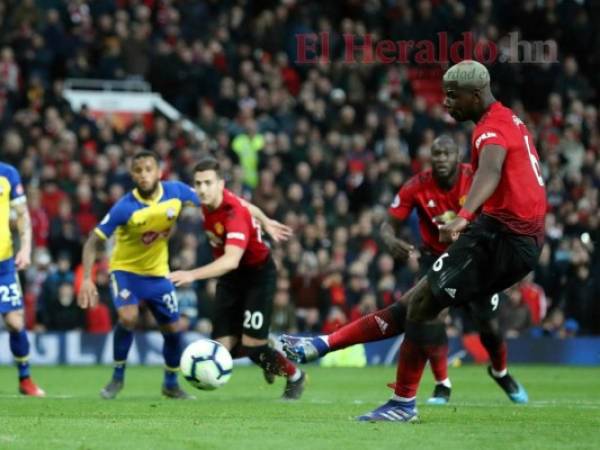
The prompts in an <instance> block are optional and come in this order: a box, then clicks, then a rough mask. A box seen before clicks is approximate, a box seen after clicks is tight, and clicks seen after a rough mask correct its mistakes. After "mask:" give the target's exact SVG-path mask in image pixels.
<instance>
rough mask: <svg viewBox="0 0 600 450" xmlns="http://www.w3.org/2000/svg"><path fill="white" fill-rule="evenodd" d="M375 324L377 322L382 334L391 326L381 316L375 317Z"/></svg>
mask: <svg viewBox="0 0 600 450" xmlns="http://www.w3.org/2000/svg"><path fill="white" fill-rule="evenodd" d="M375 322H377V326H378V327H379V330H380V331H381V334H385V330H387V328H388V326H389V324H388V323H387V322H386V321H385V320H383V319H382V318H380V317H379V316H375Z"/></svg>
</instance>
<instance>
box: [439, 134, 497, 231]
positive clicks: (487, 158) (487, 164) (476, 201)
mask: <svg viewBox="0 0 600 450" xmlns="http://www.w3.org/2000/svg"><path fill="white" fill-rule="evenodd" d="M505 159H506V149H505V148H504V147H502V146H500V145H496V144H489V145H486V146H485V147H483V149H482V150H481V154H480V155H479V166H478V167H477V171H476V172H475V175H474V176H473V183H472V184H471V189H469V193H468V194H467V199H466V201H465V204H464V206H463V207H462V209H461V210H460V212H459V213H458V217H456V218H455V219H454V220H452V221H451V222H449V223H447V224H445V225H443V226H441V227H440V241H441V242H452V241H454V240H456V238H457V237H458V233H460V232H461V231H462V230H464V229H465V228H466V226H467V225H468V224H469V222H470V221H471V220H472V218H473V215H474V214H475V212H476V211H477V210H479V208H481V205H483V204H484V202H485V201H486V200H487V199H488V198H490V197H491V195H492V194H493V193H494V191H495V190H496V188H497V187H498V183H500V178H501V176H502V167H503V165H504V160H505Z"/></svg>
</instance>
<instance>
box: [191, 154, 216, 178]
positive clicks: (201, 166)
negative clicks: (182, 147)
mask: <svg viewBox="0 0 600 450" xmlns="http://www.w3.org/2000/svg"><path fill="white" fill-rule="evenodd" d="M207 170H214V171H215V172H216V174H217V177H218V178H223V177H222V176H221V165H220V164H219V161H217V160H216V158H214V157H212V156H204V157H203V158H202V159H200V161H198V163H197V164H196V166H195V167H194V173H196V172H205V171H207Z"/></svg>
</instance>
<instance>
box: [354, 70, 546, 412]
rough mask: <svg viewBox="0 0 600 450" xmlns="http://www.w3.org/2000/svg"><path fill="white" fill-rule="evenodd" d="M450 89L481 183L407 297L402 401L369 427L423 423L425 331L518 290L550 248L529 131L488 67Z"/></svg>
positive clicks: (465, 74) (399, 387)
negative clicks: (499, 96)
mask: <svg viewBox="0 0 600 450" xmlns="http://www.w3.org/2000/svg"><path fill="white" fill-rule="evenodd" d="M443 83H444V86H443V87H444V92H445V94H446V99H445V101H444V105H445V106H446V108H447V109H448V112H449V113H450V115H451V116H452V117H453V118H454V119H456V120H457V121H461V122H462V121H468V120H472V121H473V122H475V124H476V126H475V129H474V131H473V136H472V166H473V169H474V170H475V175H474V177H473V183H472V185H471V189H469V193H468V194H467V198H466V200H465V204H464V205H463V207H462V209H461V210H460V211H459V213H458V216H457V217H456V218H455V219H453V220H451V221H450V222H449V223H447V224H445V225H442V226H441V227H440V240H441V241H442V242H453V241H454V243H453V244H452V245H451V246H450V247H449V248H448V249H447V250H446V251H445V252H444V253H443V254H442V255H441V256H440V257H439V258H438V259H437V260H436V261H435V263H434V264H433V266H432V267H431V269H430V270H429V272H428V273H427V276H426V277H424V278H422V279H421V280H420V281H419V282H418V283H417V285H416V286H415V287H414V288H413V289H411V290H410V291H409V292H407V293H406V294H405V296H404V300H405V301H406V302H408V313H407V320H406V334H405V338H404V341H403V343H402V346H401V348H400V357H399V361H398V372H397V378H396V388H395V391H394V393H395V395H394V397H393V398H392V399H391V400H389V401H388V402H387V403H385V404H384V405H382V406H380V407H379V408H377V409H375V410H373V411H371V412H369V413H367V414H365V415H363V416H360V417H359V420H362V421H397V422H412V421H415V420H418V415H417V411H416V408H415V398H416V393H417V388H418V385H419V382H420V380H421V376H422V374H423V369H424V366H425V363H424V362H421V361H419V358H418V352H417V351H416V349H418V345H417V343H418V340H419V338H420V336H419V334H418V324H421V323H424V322H426V321H428V320H431V319H433V318H434V317H436V316H437V315H438V314H439V313H440V311H441V310H442V309H444V308H445V307H447V306H451V305H463V304H467V303H471V302H478V301H482V300H484V299H486V298H489V297H490V296H491V295H493V294H494V293H495V292H501V291H503V290H504V289H506V288H508V287H509V286H511V285H513V284H514V283H516V282H517V281H519V280H520V279H522V278H523V277H524V276H525V275H527V273H529V272H531V271H532V270H533V268H534V267H535V264H536V263H537V260H538V257H539V254H540V251H541V246H542V243H543V236H544V214H545V211H546V193H545V189H544V180H543V179H542V177H541V174H540V170H539V160H538V155H537V151H536V149H535V147H534V145H533V139H532V138H531V135H530V134H529V131H528V130H527V128H526V127H525V125H524V124H523V122H522V121H521V120H520V119H519V118H518V117H517V116H516V115H515V114H514V113H513V112H512V111H511V110H510V109H508V108H506V107H504V106H503V105H502V104H501V103H500V102H498V101H497V100H496V99H495V98H494V96H493V95H492V91H491V89H490V75H489V72H488V71H487V69H486V68H485V66H483V65H482V64H480V63H478V62H476V61H471V60H468V61H462V62H460V63H458V64H456V65H455V66H453V67H451V68H450V69H448V70H447V71H446V73H445V74H444V79H443ZM479 211H481V214H479V215H478V216H476V213H477V212H479ZM416 330H417V331H416ZM492 375H494V378H495V380H496V381H497V382H498V384H500V385H502V384H503V383H504V382H505V381H506V379H507V378H506V375H507V374H506V373H500V374H498V373H497V374H493V373H492Z"/></svg>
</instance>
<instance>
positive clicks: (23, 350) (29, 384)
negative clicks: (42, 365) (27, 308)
mask: <svg viewBox="0 0 600 450" xmlns="http://www.w3.org/2000/svg"><path fill="white" fill-rule="evenodd" d="M3 315H4V322H5V323H6V327H7V328H8V332H9V343H10V351H11V352H12V354H13V357H14V359H15V363H16V365H17V369H18V371H19V392H20V393H21V394H23V395H28V396H31V397H44V396H45V395H46V393H45V392H44V391H43V389H41V388H40V387H39V386H38V385H37V384H36V383H35V382H34V381H33V380H32V378H31V375H30V368H29V339H28V338H27V333H26V332H25V321H24V317H23V309H17V310H13V311H10V312H7V313H5V314H3Z"/></svg>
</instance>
